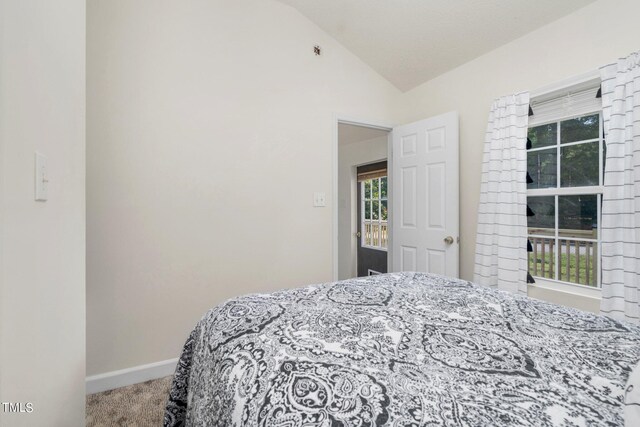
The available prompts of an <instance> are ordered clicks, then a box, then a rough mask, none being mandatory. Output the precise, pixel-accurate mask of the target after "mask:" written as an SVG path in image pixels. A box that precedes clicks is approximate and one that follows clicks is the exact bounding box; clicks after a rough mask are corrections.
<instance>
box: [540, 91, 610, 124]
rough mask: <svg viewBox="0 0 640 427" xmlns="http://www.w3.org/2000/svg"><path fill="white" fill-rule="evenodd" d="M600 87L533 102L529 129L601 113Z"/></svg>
mask: <svg viewBox="0 0 640 427" xmlns="http://www.w3.org/2000/svg"><path fill="white" fill-rule="evenodd" d="M598 89H599V86H593V87H591V88H588V89H584V90H581V91H578V92H573V93H572V92H569V93H567V94H564V95H561V96H559V97H555V98H552V99H546V100H536V99H534V100H532V101H531V108H532V109H533V116H531V117H529V127H531V126H536V125H539V124H543V123H549V122H556V121H559V120H563V119H566V118H569V117H575V116H580V115H583V114H588V113H592V112H594V111H600V110H601V109H602V98H597V97H596V94H597V93H598Z"/></svg>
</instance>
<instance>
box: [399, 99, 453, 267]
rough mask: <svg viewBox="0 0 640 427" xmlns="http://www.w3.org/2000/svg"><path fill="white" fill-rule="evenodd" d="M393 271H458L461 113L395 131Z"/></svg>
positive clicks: (406, 126)
mask: <svg viewBox="0 0 640 427" xmlns="http://www.w3.org/2000/svg"><path fill="white" fill-rule="evenodd" d="M391 173H392V179H391V185H392V191H391V195H392V199H391V206H392V208H391V210H390V215H392V217H391V222H392V233H391V235H392V239H391V248H392V256H391V258H392V259H391V269H392V271H423V272H428V273H436V274H442V275H445V276H449V277H458V275H459V238H458V236H459V177H458V113H457V112H451V113H447V114H443V115H441V116H437V117H432V118H430V119H426V120H421V121H419V122H415V123H411V124H408V125H403V126H398V127H396V128H394V129H393V132H392V146H391Z"/></svg>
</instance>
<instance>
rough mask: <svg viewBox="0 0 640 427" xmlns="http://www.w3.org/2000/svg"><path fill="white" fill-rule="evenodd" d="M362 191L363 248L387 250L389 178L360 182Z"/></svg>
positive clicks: (383, 177)
mask: <svg viewBox="0 0 640 427" xmlns="http://www.w3.org/2000/svg"><path fill="white" fill-rule="evenodd" d="M360 185H361V191H362V243H361V244H362V246H363V247H367V248H371V249H380V250H387V238H388V230H387V177H386V176H382V177H378V178H373V179H367V180H364V181H361V182H360Z"/></svg>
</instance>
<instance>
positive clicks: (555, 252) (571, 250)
mask: <svg viewBox="0 0 640 427" xmlns="http://www.w3.org/2000/svg"><path fill="white" fill-rule="evenodd" d="M545 231H546V232H549V231H551V232H553V230H536V231H535V233H536V234H544V232H545ZM530 232H531V230H530ZM562 232H563V233H566V234H570V235H572V236H574V237H559V238H558V240H557V242H558V243H557V244H556V240H555V238H554V237H529V241H530V242H531V246H532V247H533V252H529V256H528V263H529V273H531V275H533V276H537V277H544V278H548V279H555V280H561V281H564V282H571V283H578V284H581V285H587V286H591V287H596V286H598V243H597V241H594V240H595V239H596V238H597V230H594V231H583V230H562ZM588 239H594V240H588Z"/></svg>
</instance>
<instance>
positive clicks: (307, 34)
mask: <svg viewBox="0 0 640 427" xmlns="http://www.w3.org/2000/svg"><path fill="white" fill-rule="evenodd" d="M87 14H88V34H87V43H88V58H87V78H88V82H89V84H88V93H87V115H88V118H87V125H88V132H87V172H88V174H87V254H88V256H87V374H88V375H95V374H99V373H104V372H109V371H113V370H117V369H122V368H128V367H132V366H137V365H141V364H145V363H151V362H156V361H160V360H165V359H170V358H174V357H177V356H178V355H179V352H180V350H181V347H182V344H183V342H184V340H185V339H186V338H187V335H188V333H189V331H190V330H191V328H192V327H193V325H194V324H195V322H196V321H197V320H198V319H199V318H200V317H201V315H202V314H203V313H204V312H205V311H206V310H207V309H209V308H210V307H212V306H214V305H216V304H218V303H220V302H222V301H223V300H225V299H227V298H229V297H232V296H236V295H239V294H243V293H249V292H257V291H271V290H275V289H279V288H283V287H290V286H299V285H303V284H308V283H312V282H322V281H329V280H331V279H332V253H331V244H332V235H331V232H332V231H331V230H332V224H331V221H332V206H331V200H332V195H331V191H332V188H331V187H332V170H331V160H332V143H333V141H332V137H333V129H334V122H333V115H334V113H338V114H344V115H348V116H351V117H361V118H363V119H368V120H372V121H381V122H394V121H395V120H393V116H394V112H395V111H396V109H395V108H394V105H396V101H397V97H398V96H399V95H400V94H399V92H398V91H397V90H396V89H395V88H394V87H393V86H392V85H391V84H390V83H388V82H387V81H386V80H384V79H383V78H382V77H380V76H379V75H378V74H376V73H375V72H373V71H372V70H371V69H370V68H369V67H368V66H366V65H365V64H364V63H362V62H361V61H360V60H359V59H357V58H356V57H355V56H353V55H352V54H351V53H349V52H348V51H347V50H346V49H344V48H343V47H342V46H340V45H339V44H338V43H337V42H336V41H335V40H333V39H332V38H330V37H329V36H327V35H326V34H325V33H324V32H322V31H321V30H320V29H319V28H318V27H316V26H315V25H313V24H312V23H311V22H310V21H308V20H307V19H306V18H304V17H303V16H302V15H300V14H299V13H298V12H297V11H295V10H294V9H292V8H289V7H288V6H285V5H283V4H281V3H278V2H274V1H271V0H241V1H229V0H189V1H173V0H161V1H158V0H138V1H130V0H110V1H98V0H91V1H89V2H88V11H87ZM316 43H318V44H320V45H321V46H322V48H323V54H322V56H320V57H317V56H314V55H313V45H314V44H316ZM315 191H324V192H326V194H327V201H328V203H327V207H325V208H314V207H313V206H312V204H313V203H312V202H313V192H315Z"/></svg>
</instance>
